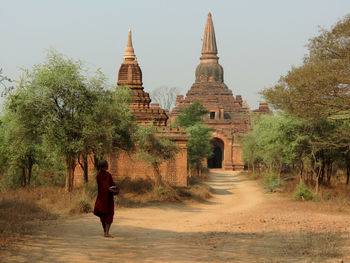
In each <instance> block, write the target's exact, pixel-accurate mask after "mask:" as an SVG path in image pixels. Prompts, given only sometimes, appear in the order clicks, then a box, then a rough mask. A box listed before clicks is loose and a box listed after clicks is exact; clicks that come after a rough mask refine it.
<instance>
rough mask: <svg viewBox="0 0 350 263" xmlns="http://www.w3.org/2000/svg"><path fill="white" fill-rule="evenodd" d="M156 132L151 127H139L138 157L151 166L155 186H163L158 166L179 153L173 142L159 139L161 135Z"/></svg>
mask: <svg viewBox="0 0 350 263" xmlns="http://www.w3.org/2000/svg"><path fill="white" fill-rule="evenodd" d="M156 132H157V131H156V130H155V129H153V128H151V127H142V126H139V128H138V132H137V138H138V147H139V150H140V153H139V156H140V157H141V158H142V159H143V160H145V161H148V162H149V163H150V164H151V166H152V168H153V172H154V176H155V185H156V186H163V185H164V182H163V180H162V176H161V173H160V165H161V164H162V163H163V162H164V161H166V160H169V159H171V158H173V157H174V156H175V154H176V153H177V152H178V151H179V146H178V145H177V144H176V143H175V142H173V141H170V140H168V139H163V138H161V134H160V133H158V134H157V133H156Z"/></svg>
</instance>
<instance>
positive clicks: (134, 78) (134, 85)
mask: <svg viewBox="0 0 350 263" xmlns="http://www.w3.org/2000/svg"><path fill="white" fill-rule="evenodd" d="M142 85H143V83H142V71H141V68H140V66H139V64H138V61H137V58H136V55H135V52H134V48H133V45H132V38H131V31H130V30H129V32H128V42H127V46H126V50H125V53H124V57H123V61H122V64H121V66H120V68H119V73H118V87H129V88H130V89H131V93H132V96H131V103H130V109H131V112H132V114H133V115H134V117H135V121H136V122H137V123H138V124H140V125H143V126H153V127H154V128H155V130H156V135H157V136H158V137H159V138H163V139H169V140H171V141H173V142H175V143H177V145H178V146H179V148H180V150H179V151H178V153H177V154H176V155H175V157H174V158H173V159H171V160H168V161H165V162H163V163H162V164H161V166H160V173H161V176H162V178H163V180H164V181H165V182H167V183H169V184H171V185H175V186H187V183H188V180H187V179H188V176H187V146H186V143H187V140H188V137H187V136H186V131H185V128H184V127H168V126H167V120H168V118H169V117H168V111H167V110H165V109H160V107H159V104H158V103H153V104H151V99H150V97H149V94H148V93H147V92H145V91H144V88H143V86H142ZM106 159H107V161H108V163H109V172H110V173H111V174H112V176H113V177H114V179H115V180H116V181H120V180H123V179H124V178H126V177H129V178H130V179H131V180H135V179H139V178H142V179H153V178H154V171H153V169H152V167H151V165H150V164H149V163H147V162H145V161H143V160H142V159H141V158H139V156H138V152H137V151H135V152H134V153H126V152H124V151H121V150H120V151H117V152H115V153H113V154H109V155H108V156H106ZM88 166H89V174H91V173H92V171H93V169H94V166H93V163H92V160H91V158H89V165H88ZM82 183H83V171H82V169H81V168H80V167H79V166H77V169H76V172H75V184H76V185H81V184H82Z"/></svg>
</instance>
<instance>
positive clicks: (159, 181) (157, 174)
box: [152, 164, 163, 186]
mask: <svg viewBox="0 0 350 263" xmlns="http://www.w3.org/2000/svg"><path fill="white" fill-rule="evenodd" d="M152 166H153V171H154V179H155V180H154V182H155V185H156V186H162V185H163V180H162V176H161V174H160V170H159V165H158V164H153V165H152Z"/></svg>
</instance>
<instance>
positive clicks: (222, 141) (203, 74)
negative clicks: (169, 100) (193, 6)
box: [170, 13, 270, 170]
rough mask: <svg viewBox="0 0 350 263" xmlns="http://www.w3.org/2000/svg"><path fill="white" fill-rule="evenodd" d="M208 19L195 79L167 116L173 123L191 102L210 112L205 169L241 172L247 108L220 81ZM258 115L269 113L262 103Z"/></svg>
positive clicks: (215, 46) (213, 32)
mask: <svg viewBox="0 0 350 263" xmlns="http://www.w3.org/2000/svg"><path fill="white" fill-rule="evenodd" d="M217 55H218V50H217V45H216V39H215V31H214V25H213V20H212V16H211V14H210V13H209V14H208V18H207V22H206V26H205V30H204V37H203V44H202V56H201V57H200V63H199V65H198V66H197V68H196V73H195V76H196V79H195V82H194V83H193V85H192V87H191V88H190V90H189V91H188V92H187V94H186V97H184V96H183V95H179V96H178V97H177V102H176V107H175V108H174V109H173V111H172V113H171V115H170V122H174V121H175V118H176V116H177V115H178V114H180V113H181V109H183V108H184V107H188V106H189V105H190V104H192V103H193V102H195V101H200V102H201V103H202V105H203V106H204V107H205V108H206V109H207V110H209V111H210V113H209V114H208V115H207V116H205V117H204V121H205V122H206V123H207V124H208V127H210V128H213V129H214V132H213V135H212V140H211V143H212V145H213V147H214V155H213V156H212V158H210V159H209V160H207V165H208V168H223V169H225V170H243V169H244V162H243V159H242V147H241V145H240V142H239V138H240V137H241V135H243V134H244V133H246V132H247V131H249V129H250V117H249V107H248V105H247V104H246V103H244V102H243V100H242V97H241V96H240V95H237V96H236V97H234V96H233V94H232V91H231V90H230V89H229V88H228V87H227V86H226V84H225V82H224V69H223V68H222V66H221V65H220V64H219V57H218V56H217ZM255 112H258V113H269V112H270V109H269V108H268V105H267V104H266V103H260V107H259V109H258V110H255Z"/></svg>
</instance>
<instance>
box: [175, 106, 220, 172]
mask: <svg viewBox="0 0 350 263" xmlns="http://www.w3.org/2000/svg"><path fill="white" fill-rule="evenodd" d="M208 113H209V111H208V110H207V109H205V108H204V107H203V105H202V104H201V103H200V102H199V101H195V102H194V103H193V104H191V105H190V106H188V107H186V108H183V109H182V111H181V114H180V115H178V116H177V117H176V119H175V123H174V125H175V126H184V127H186V134H187V136H188V141H187V147H188V158H187V160H188V166H189V168H190V169H196V170H197V174H199V172H200V169H201V167H202V160H203V159H205V158H209V157H210V156H211V155H212V153H213V147H212V145H211V143H210V138H211V133H212V129H210V128H207V127H206V123H205V122H204V121H203V120H202V117H203V116H204V115H206V114H208Z"/></svg>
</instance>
